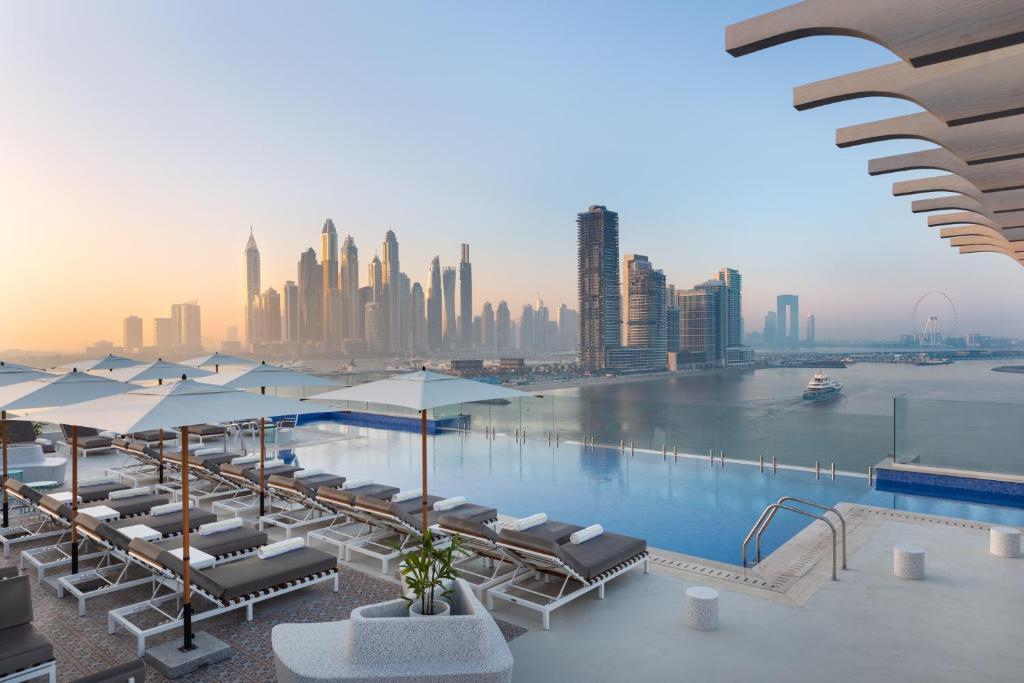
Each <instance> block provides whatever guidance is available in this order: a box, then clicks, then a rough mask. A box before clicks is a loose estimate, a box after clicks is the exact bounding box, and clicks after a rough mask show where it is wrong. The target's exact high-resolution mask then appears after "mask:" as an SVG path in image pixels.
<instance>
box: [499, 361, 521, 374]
mask: <svg viewBox="0 0 1024 683" xmlns="http://www.w3.org/2000/svg"><path fill="white" fill-rule="evenodd" d="M498 369H500V370H501V371H502V372H510V373H519V372H523V371H525V370H526V359H525V358H499V359H498Z"/></svg>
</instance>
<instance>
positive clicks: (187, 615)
mask: <svg viewBox="0 0 1024 683" xmlns="http://www.w3.org/2000/svg"><path fill="white" fill-rule="evenodd" d="M181 443H182V444H184V445H183V446H182V449H181V471H182V477H181V565H182V572H181V584H182V589H181V603H182V618H183V620H184V625H183V631H184V633H183V634H182V642H181V651H182V652H187V651H189V650H191V649H192V648H193V647H194V645H193V644H192V583H191V575H192V572H191V567H189V552H188V551H189V547H188V536H189V522H188V512H189V502H190V500H189V497H188V427H182V428H181Z"/></svg>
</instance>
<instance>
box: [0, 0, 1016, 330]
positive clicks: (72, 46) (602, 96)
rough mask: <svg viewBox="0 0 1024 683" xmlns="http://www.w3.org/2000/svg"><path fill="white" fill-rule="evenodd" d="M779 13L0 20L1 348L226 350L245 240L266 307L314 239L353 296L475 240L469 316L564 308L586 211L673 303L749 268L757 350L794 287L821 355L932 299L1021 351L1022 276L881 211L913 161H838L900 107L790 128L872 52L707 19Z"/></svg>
mask: <svg viewBox="0 0 1024 683" xmlns="http://www.w3.org/2000/svg"><path fill="white" fill-rule="evenodd" d="M782 4H785V3H784V1H782V0H733V1H730V2H722V3H708V2H696V1H690V0H686V1H683V0H676V1H670V2H653V1H631V2H598V1H594V2H585V3H582V2H569V1H565V2H557V1H556V2H551V1H545V2H532V1H525V0H524V1H521V2H516V3H478V2H469V1H466V2H437V3H423V2H372V3H368V2H326V3H317V2H304V3H297V4H294V3H263V2H244V3H242V2H238V3H232V2H219V3H200V2H180V3H179V2H175V3H170V2H138V3H137V2H92V3H70V2H65V3H53V2H46V1H38V2H17V3H15V2H8V3H3V4H0V92H3V99H2V102H0V235H2V239H3V247H2V248H0V283H2V284H3V291H4V292H5V293H6V298H7V300H6V302H5V307H4V308H5V315H4V319H5V320H4V324H3V325H2V326H0V349H10V348H32V349H62V350H74V349H80V348H82V347H83V346H84V345H85V344H88V343H92V342H94V341H95V340H98V339H110V340H112V341H115V342H117V343H119V342H120V340H121V319H122V318H123V317H124V316H126V315H129V314H135V315H140V316H142V317H143V318H144V319H145V321H146V322H145V331H146V336H147V343H148V341H149V333H150V322H149V320H150V319H151V318H152V317H159V316H168V315H169V309H170V305H171V304H172V303H175V302H181V301H190V300H197V301H198V302H199V303H200V304H201V305H202V309H203V328H204V329H203V332H204V337H208V338H210V339H211V340H212V341H217V340H220V339H222V338H223V337H224V334H225V330H226V328H227V327H228V326H229V325H238V324H239V323H240V318H241V311H242V298H243V287H244V282H243V277H244V271H243V267H244V260H243V249H244V247H245V243H246V240H247V238H248V234H249V228H250V226H252V228H253V230H254V232H255V236H256V240H257V242H258V244H259V247H260V250H261V252H262V259H263V284H264V287H267V286H274V287H275V288H277V289H279V290H280V289H281V288H282V286H283V284H284V281H285V280H287V279H295V277H296V275H295V274H296V263H297V261H298V257H299V253H300V252H301V251H303V250H305V249H307V248H308V247H310V246H315V247H317V248H318V249H319V233H320V228H321V226H322V224H323V222H324V220H325V219H326V218H328V217H330V218H332V219H333V220H334V222H335V224H336V225H337V226H338V231H339V232H340V233H341V235H342V236H344V235H345V234H349V233H351V234H352V235H353V237H354V238H355V241H356V244H357V246H358V247H359V253H360V276H361V277H365V273H366V264H367V263H368V262H369V260H370V258H372V256H373V254H374V253H375V252H379V251H380V244H381V241H382V240H383V238H384V233H385V232H386V231H387V230H388V228H389V227H390V228H391V229H393V230H394V231H395V232H396V234H397V236H398V239H399V242H400V251H401V265H402V269H403V270H404V271H405V272H407V273H408V274H409V276H410V277H411V278H412V279H413V280H414V281H417V280H418V281H425V280H426V275H427V267H428V263H429V261H430V259H431V258H432V257H433V256H434V255H435V254H438V255H440V257H441V261H442V264H443V265H455V263H456V262H457V260H458V255H459V244H460V243H462V242H467V243H469V244H470V246H471V255H472V261H473V269H474V298H475V300H476V306H477V308H479V305H480V304H481V303H482V302H483V301H485V300H490V301H491V302H493V303H496V302H497V301H498V300H500V299H506V300H507V301H508V303H509V304H510V306H511V307H512V310H513V311H517V310H518V309H519V308H520V307H521V306H522V304H524V303H527V302H529V301H533V300H535V299H536V298H537V296H538V294H539V295H540V297H541V298H543V299H544V301H545V303H547V304H548V305H549V306H551V307H557V306H558V304H559V303H561V302H566V303H568V304H569V305H570V306H573V307H575V300H576V291H575V287H576V276H575V265H576V247H575V214H576V213H577V212H579V211H582V210H585V209H586V208H587V206H589V205H591V204H604V205H606V206H608V207H609V208H611V209H613V210H616V211H618V212H619V216H620V228H621V234H620V243H621V250H622V253H624V254H625V253H640V254H646V255H648V256H649V257H650V258H651V260H652V261H653V262H654V264H655V267H658V268H661V269H663V270H664V272H665V274H666V277H667V280H668V282H670V283H674V284H676V285H677V286H678V287H681V288H688V287H690V286H692V285H693V284H695V283H697V282H700V281H703V280H706V279H707V278H709V277H711V276H712V275H713V274H714V273H715V272H717V270H718V269H719V268H720V267H723V266H728V267H732V268H736V269H738V270H740V271H741V272H742V274H743V278H744V317H745V320H746V326H747V329H748V330H756V329H760V327H761V325H762V321H763V317H764V314H765V312H766V311H768V310H771V309H773V308H774V305H775V296H776V295H777V294H779V293H794V294H798V295H800V300H801V313H802V314H807V313H814V314H815V317H816V322H817V333H818V338H819V339H864V338H892V337H895V336H896V335H898V334H900V333H906V332H910V331H911V328H912V326H913V322H912V312H913V307H914V303H915V302H916V301H917V300H918V298H919V297H921V296H922V295H923V294H925V293H926V292H929V291H932V290H939V291H943V292H945V293H947V294H948V295H949V296H950V297H951V298H952V299H953V300H954V301H955V304H956V309H957V317H958V329H957V331H958V332H959V333H966V332H974V331H979V332H982V333H986V334H993V335H1009V336H1024V316H1022V315H1020V314H1019V310H1018V309H1016V308H1013V307H1010V306H1007V305H1006V303H1005V301H1006V297H1007V296H1008V294H1009V293H1010V292H1013V291H1017V290H1018V289H1019V287H1020V284H1021V282H1022V278H1024V271H1022V270H1021V268H1020V266H1018V265H1016V264H1015V263H1013V262H1012V261H1011V260H1010V259H1008V258H1006V257H1004V256H999V255H996V254H973V255H970V256H961V255H958V254H957V253H956V250H954V249H951V248H950V247H949V246H947V244H946V243H945V242H944V241H942V240H940V239H938V237H937V234H936V229H935V228H928V227H927V225H926V222H925V219H924V218H923V217H921V216H913V215H912V214H911V213H910V210H909V207H910V200H909V199H907V198H894V197H892V195H891V188H890V185H891V183H892V181H893V180H895V179H897V176H880V177H876V178H871V177H869V176H868V175H867V162H868V159H870V158H872V157H876V156H884V155H888V154H895V153H899V152H903V151H909V150H912V149H920V148H924V147H926V146H927V145H926V144H924V143H916V142H890V143H884V144H875V145H868V146H865V147H861V148H852V149H846V150H840V149H838V148H837V147H835V144H834V135H835V133H834V131H835V128H837V127H840V126H845V125H851V124H856V123H862V122H866V121H871V120H876V119H880V118H885V117H888V116H893V115H898V114H903V113H910V112H912V111H915V110H916V107H915V106H914V105H912V104H910V103H907V102H901V101H897V100H891V99H880V98H872V99H866V100H860V101H857V102H850V103H844V104H839V105H831V106H828V107H824V108H821V109H816V110H811V111H807V112H797V111H795V110H794V109H793V107H792V88H793V86H796V85H799V84H803V83H808V82H811V81H815V80H819V79H823V78H828V77H832V76H836V75H840V74H842V73H846V72H849V71H853V70H857V69H862V68H867V67H870V66H875V65H879V64H884V63H888V62H892V61H895V57H894V56H893V55H892V54H891V53H889V52H887V51H886V50H884V49H883V48H881V47H879V46H877V45H873V44H870V43H867V42H865V41H861V40H857V39H853V38H813V39H805V40H800V41H796V42H794V43H790V44H788V45H782V46H778V47H775V48H772V49H769V50H765V51H763V52H760V53H755V54H753V55H749V56H746V57H743V58H740V59H735V58H733V57H731V56H729V55H728V54H727V53H726V52H725V51H724V47H723V45H724V37H723V32H724V27H725V26H726V25H727V24H730V23H733V22H736V21H741V20H743V19H746V18H748V17H751V16H754V15H756V14H760V13H762V12H765V11H770V10H772V9H775V8H777V7H779V6H781V5H782ZM930 174H931V172H925V173H923V174H918V175H930ZM903 176H904V177H911V176H910V175H909V174H903ZM932 299H933V300H934V299H935V297H932ZM937 312H938V313H939V314H940V315H944V312H942V311H937Z"/></svg>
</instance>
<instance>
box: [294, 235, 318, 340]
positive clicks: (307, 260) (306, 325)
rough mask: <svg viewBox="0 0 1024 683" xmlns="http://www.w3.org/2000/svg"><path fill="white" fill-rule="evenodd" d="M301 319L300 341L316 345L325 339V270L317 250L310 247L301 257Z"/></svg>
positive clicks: (299, 275)
mask: <svg viewBox="0 0 1024 683" xmlns="http://www.w3.org/2000/svg"><path fill="white" fill-rule="evenodd" d="M298 285H299V318H300V323H299V324H300V326H301V329H300V335H301V336H300V339H301V341H303V342H305V343H307V344H315V343H316V342H318V341H321V340H322V339H323V335H324V324H323V309H324V293H323V268H322V267H321V265H320V263H319V262H318V261H317V260H316V250H315V249H313V247H310V248H309V249H307V250H306V251H304V252H302V255H301V256H300V257H299V270H298Z"/></svg>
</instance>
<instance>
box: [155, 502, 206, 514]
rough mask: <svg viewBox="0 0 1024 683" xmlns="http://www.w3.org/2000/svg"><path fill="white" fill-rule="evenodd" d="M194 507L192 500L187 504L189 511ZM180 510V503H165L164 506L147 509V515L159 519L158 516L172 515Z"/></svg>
mask: <svg viewBox="0 0 1024 683" xmlns="http://www.w3.org/2000/svg"><path fill="white" fill-rule="evenodd" d="M195 506H196V502H195V501H194V500H190V501H189V502H188V507H189V509H190V510H191V509H192V508H194V507H195ZM180 509H181V503H167V504H166V505H154V506H153V507H151V508H150V509H149V514H150V515H152V516H153V517H159V516H160V515H170V514H174V513H175V512H177V511H178V510H180Z"/></svg>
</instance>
